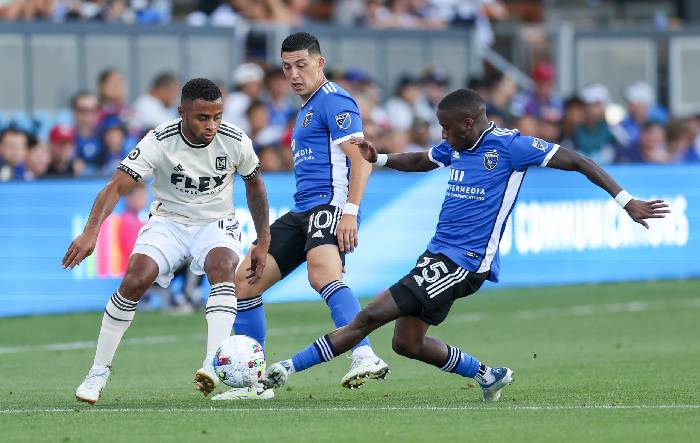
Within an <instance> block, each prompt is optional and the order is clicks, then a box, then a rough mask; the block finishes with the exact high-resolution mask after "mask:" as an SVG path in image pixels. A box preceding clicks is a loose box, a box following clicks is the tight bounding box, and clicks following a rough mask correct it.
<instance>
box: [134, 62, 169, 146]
mask: <svg viewBox="0 0 700 443" xmlns="http://www.w3.org/2000/svg"><path fill="white" fill-rule="evenodd" d="M179 95H180V84H179V83H178V81H177V78H176V77H175V75H173V74H171V73H169V72H165V73H161V74H158V75H157V76H156V77H155V78H154V79H153V83H151V90H150V91H149V92H148V93H147V94H143V95H141V96H140V97H139V98H137V99H136V101H135V102H134V105H133V112H134V114H133V117H132V119H131V126H132V128H134V129H135V130H136V131H137V132H138V133H139V135H141V134H143V133H145V132H148V131H150V130H151V129H153V128H155V127H157V126H158V125H160V124H161V123H164V122H167V121H169V120H173V119H175V118H177V110H176V108H175V106H176V105H177V100H178V97H179Z"/></svg>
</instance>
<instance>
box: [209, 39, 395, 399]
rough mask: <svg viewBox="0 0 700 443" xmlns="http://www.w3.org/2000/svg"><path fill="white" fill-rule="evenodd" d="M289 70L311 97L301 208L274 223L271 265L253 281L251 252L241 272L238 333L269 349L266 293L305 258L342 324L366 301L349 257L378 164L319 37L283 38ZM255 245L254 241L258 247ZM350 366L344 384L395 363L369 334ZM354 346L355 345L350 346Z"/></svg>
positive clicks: (298, 196)
mask: <svg viewBox="0 0 700 443" xmlns="http://www.w3.org/2000/svg"><path fill="white" fill-rule="evenodd" d="M281 53H282V70H283V72H284V75H285V77H286V79H287V81H288V82H289V84H290V86H291V88H292V90H293V91H294V93H295V94H297V95H298V96H300V97H301V98H302V99H303V100H304V104H303V105H302V107H301V109H300V110H299V112H298V114H297V118H296V124H295V125H294V132H293V134H292V142H291V144H292V153H293V158H294V176H295V178H296V185H297V192H296V193H295V194H294V203H295V205H294V209H292V210H291V211H290V212H288V213H287V214H285V215H283V216H281V217H280V218H279V219H277V220H276V221H275V222H274V223H273V224H272V225H271V226H270V235H271V240H270V246H269V249H268V254H267V261H266V264H265V270H264V271H263V274H262V277H261V278H260V280H259V281H257V282H254V283H252V280H251V279H252V277H253V276H254V274H253V272H252V269H250V260H249V257H250V254H251V253H250V252H249V253H248V256H247V257H246V258H245V259H244V261H243V263H242V264H241V266H240V267H239V269H238V272H237V274H236V297H237V298H238V316H237V317H236V321H235V324H234V330H235V333H236V334H243V335H248V336H250V337H253V338H255V339H256V340H258V341H259V342H260V343H261V344H262V345H263V347H264V343H265V333H266V323H265V313H264V310H263V305H262V293H263V292H264V291H265V290H267V289H268V288H269V287H271V286H272V285H274V284H275V283H277V282H278V281H279V280H281V279H283V278H284V277H286V276H287V275H288V274H289V273H290V272H292V271H293V270H294V269H296V268H297V267H298V266H299V265H301V264H302V263H303V262H305V261H306V262H307V265H308V277H309V283H310V284H311V286H312V287H313V288H314V289H315V290H316V291H317V292H318V293H319V294H320V296H321V298H322V299H323V300H324V301H325V302H326V303H327V304H328V307H329V309H330V311H331V317H332V318H333V322H334V323H335V325H336V327H341V326H345V325H347V324H348V323H349V322H350V321H351V320H352V319H353V318H354V317H355V315H357V313H358V312H360V304H359V302H358V301H357V298H356V297H355V295H354V294H353V293H352V291H351V290H350V288H349V287H348V286H346V285H345V284H344V283H343V281H342V275H343V265H344V255H345V254H346V253H349V252H352V251H353V250H354V248H355V247H357V245H358V237H357V230H358V224H359V223H358V217H359V205H360V201H361V200H362V196H363V194H364V191H365V186H366V185H367V179H368V178H369V175H370V172H371V170H372V166H371V165H370V164H369V163H368V162H367V160H365V159H364V158H363V156H362V153H361V151H360V149H359V148H358V146H356V145H354V144H353V143H351V142H350V139H351V138H352V137H362V136H363V134H362V119H361V117H360V111H359V109H358V108H357V103H355V100H354V99H353V98H352V97H351V96H350V94H348V93H347V92H346V91H345V90H343V89H342V88H341V87H340V86H338V85H337V84H335V83H333V82H330V81H328V80H326V77H325V75H324V73H323V67H324V65H325V59H324V58H323V56H322V55H321V48H320V45H319V43H318V40H317V39H316V37H314V36H312V35H311V34H308V33H305V32H298V33H295V34H291V35H289V36H288V37H287V38H286V39H285V40H284V41H283V42H282V49H281ZM254 248H255V246H253V249H254ZM353 346H354V348H353V352H352V362H351V367H350V370H349V372H348V373H347V374H346V375H345V376H344V377H343V378H342V380H341V383H342V384H343V385H344V386H347V384H348V383H351V381H352V380H356V379H357V378H358V377H360V378H361V379H364V378H365V377H369V378H384V377H385V376H386V374H387V373H388V372H389V367H388V365H387V364H386V363H385V362H384V361H383V360H382V359H381V358H379V357H377V356H376V355H375V354H374V352H373V350H372V348H371V345H370V343H369V340H368V339H367V338H366V337H363V338H362V339H360V340H358V341H357V342H356V343H354V344H353ZM348 349H349V348H348ZM273 395H274V394H273V392H272V390H271V389H267V390H266V389H264V388H263V387H262V386H253V387H251V388H236V389H231V390H229V391H226V392H224V393H222V394H219V395H217V396H214V397H213V399H214V400H239V399H266V398H271V397H272V396H273Z"/></svg>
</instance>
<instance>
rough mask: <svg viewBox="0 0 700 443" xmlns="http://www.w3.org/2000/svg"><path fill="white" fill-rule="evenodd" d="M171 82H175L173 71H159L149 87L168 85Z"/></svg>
mask: <svg viewBox="0 0 700 443" xmlns="http://www.w3.org/2000/svg"><path fill="white" fill-rule="evenodd" d="M173 83H177V77H175V75H174V74H173V73H171V72H161V73H160V74H158V75H156V76H155V78H154V79H153V83H151V88H153V89H156V88H162V87H164V86H170V85H172V84H173Z"/></svg>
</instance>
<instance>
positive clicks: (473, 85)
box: [466, 77, 488, 98]
mask: <svg viewBox="0 0 700 443" xmlns="http://www.w3.org/2000/svg"><path fill="white" fill-rule="evenodd" d="M466 87H467V89H471V90H473V91H476V93H477V94H479V95H480V96H482V97H484V98H486V97H487V96H488V83H487V82H486V80H484V79H483V78H481V77H470V78H468V79H467V83H466Z"/></svg>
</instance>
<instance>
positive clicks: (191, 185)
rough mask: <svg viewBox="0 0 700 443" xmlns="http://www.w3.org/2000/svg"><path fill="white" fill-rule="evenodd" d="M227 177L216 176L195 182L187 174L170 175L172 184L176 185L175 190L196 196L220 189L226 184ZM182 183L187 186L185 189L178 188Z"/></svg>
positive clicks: (200, 178)
mask: <svg viewBox="0 0 700 443" xmlns="http://www.w3.org/2000/svg"><path fill="white" fill-rule="evenodd" d="M227 175H228V174H224V175H215V176H214V177H198V179H197V180H194V179H193V178H192V177H188V176H186V175H185V174H170V183H172V184H173V185H175V188H177V190H179V191H183V192H185V193H187V194H194V193H198V192H206V191H209V190H211V189H215V188H218V187H219V186H221V185H223V184H224V180H225V179H226V176H227ZM180 183H183V184H184V185H185V187H184V189H183V188H181V187H179V186H178V184H180Z"/></svg>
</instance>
